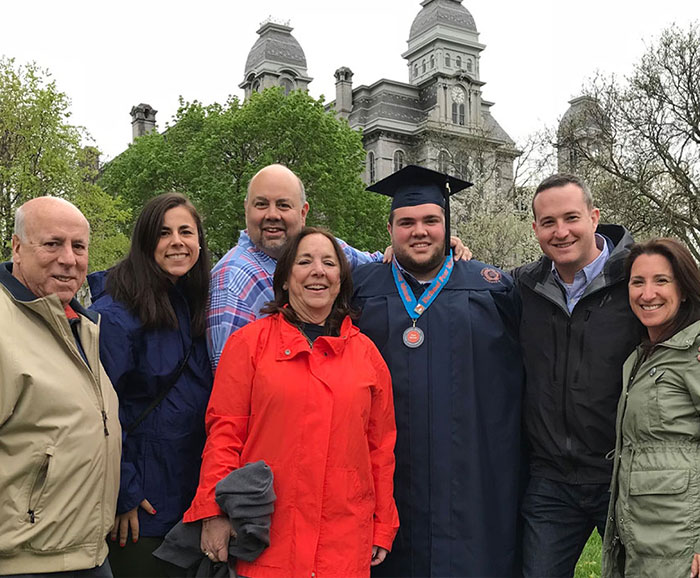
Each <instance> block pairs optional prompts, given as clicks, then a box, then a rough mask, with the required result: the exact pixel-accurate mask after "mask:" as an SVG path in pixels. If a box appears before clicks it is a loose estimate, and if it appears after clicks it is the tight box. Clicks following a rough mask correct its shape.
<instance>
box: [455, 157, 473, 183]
mask: <svg viewBox="0 0 700 578" xmlns="http://www.w3.org/2000/svg"><path fill="white" fill-rule="evenodd" d="M455 169H456V171H457V176H458V177H460V178H461V179H467V180H469V178H470V175H469V157H467V155H466V154H464V153H457V155H456V157H455Z"/></svg>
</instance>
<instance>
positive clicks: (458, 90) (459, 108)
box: [452, 86, 466, 126]
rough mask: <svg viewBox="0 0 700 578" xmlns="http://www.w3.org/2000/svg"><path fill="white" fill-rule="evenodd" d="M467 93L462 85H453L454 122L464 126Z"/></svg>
mask: <svg viewBox="0 0 700 578" xmlns="http://www.w3.org/2000/svg"><path fill="white" fill-rule="evenodd" d="M465 99H466V95H465V93H464V89H463V88H462V87H461V86H454V87H452V122H453V123H454V124H459V125H462V126H464V101H465Z"/></svg>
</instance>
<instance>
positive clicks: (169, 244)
mask: <svg viewBox="0 0 700 578" xmlns="http://www.w3.org/2000/svg"><path fill="white" fill-rule="evenodd" d="M153 258H154V259H155V262H156V263H157V264H158V266H159V267H160V268H161V269H162V270H163V271H165V273H167V275H168V276H169V277H170V279H171V280H172V281H173V283H174V282H175V281H177V280H178V279H179V278H180V277H182V276H183V275H185V274H186V273H187V272H188V271H189V270H190V269H192V267H194V264H195V263H196V262H197V259H199V231H198V230H197V223H195V220H194V217H193V216H192V213H191V212H190V211H189V209H188V208H187V207H185V206H184V205H179V206H177V207H173V208H172V209H168V210H167V211H166V212H165V214H164V215H163V224H162V225H161V230H160V239H159V240H158V244H157V245H156V250H155V252H154V255H153Z"/></svg>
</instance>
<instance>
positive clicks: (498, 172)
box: [496, 167, 503, 193]
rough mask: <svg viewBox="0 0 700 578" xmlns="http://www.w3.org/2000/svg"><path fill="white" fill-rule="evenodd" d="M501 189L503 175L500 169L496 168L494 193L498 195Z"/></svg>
mask: <svg viewBox="0 0 700 578" xmlns="http://www.w3.org/2000/svg"><path fill="white" fill-rule="evenodd" d="M502 187H503V173H501V168H500V167H496V192H497V193H500V192H501V188H502Z"/></svg>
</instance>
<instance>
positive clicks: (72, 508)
mask: <svg viewBox="0 0 700 578" xmlns="http://www.w3.org/2000/svg"><path fill="white" fill-rule="evenodd" d="M10 267H11V265H9V264H6V263H3V264H0V576H1V575H3V574H18V573H45V572H60V571H68V570H81V569H87V568H93V567H95V566H98V565H99V564H101V563H102V562H103V561H104V559H105V557H106V555H107V544H106V541H105V538H106V534H107V533H108V532H109V530H110V528H111V527H112V525H113V524H114V513H115V509H116V501H117V491H118V488H119V459H120V449H121V428H120V426H119V417H118V415H117V396H116V394H115V392H114V389H113V388H112V384H111V383H110V381H109V378H108V377H107V375H106V374H105V372H104V370H103V369H102V365H101V364H100V359H99V347H98V335H99V328H98V325H97V315H95V314H93V313H92V312H89V311H86V310H84V309H83V308H82V307H80V305H79V304H78V303H77V302H75V301H73V302H72V303H71V306H72V307H73V309H74V310H75V311H76V312H77V313H78V315H79V316H80V323H79V326H78V327H79V329H78V334H79V336H80V342H81V344H82V346H83V350H84V354H85V358H84V357H83V355H82V354H81V352H80V350H79V349H78V347H77V345H76V340H75V338H74V337H73V333H72V330H71V327H70V325H69V322H68V319H67V318H66V314H65V312H64V310H63V307H62V306H61V302H60V301H59V299H58V297H57V296H56V295H49V296H48V297H41V298H37V297H36V296H34V295H32V294H31V293H30V292H29V291H28V290H27V289H26V287H24V285H22V284H21V283H19V281H17V280H16V279H15V278H14V277H12V276H11V273H10V270H11V269H10ZM86 360H87V363H86Z"/></svg>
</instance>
